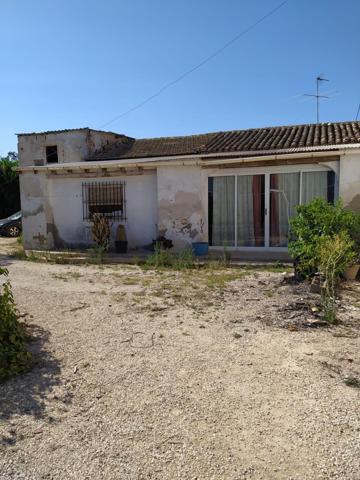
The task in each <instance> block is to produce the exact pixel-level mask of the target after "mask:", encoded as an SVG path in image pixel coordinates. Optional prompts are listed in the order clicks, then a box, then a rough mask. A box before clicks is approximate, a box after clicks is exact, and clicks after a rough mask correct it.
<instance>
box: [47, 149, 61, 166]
mask: <svg viewBox="0 0 360 480" xmlns="http://www.w3.org/2000/svg"><path fill="white" fill-rule="evenodd" d="M58 161H59V159H58V151H57V145H52V146H50V147H46V163H58Z"/></svg>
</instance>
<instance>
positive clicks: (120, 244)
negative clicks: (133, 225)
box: [115, 225, 128, 253]
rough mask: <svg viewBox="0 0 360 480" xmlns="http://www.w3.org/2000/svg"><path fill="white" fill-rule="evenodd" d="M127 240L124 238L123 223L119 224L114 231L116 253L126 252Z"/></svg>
mask: <svg viewBox="0 0 360 480" xmlns="http://www.w3.org/2000/svg"><path fill="white" fill-rule="evenodd" d="M127 247H128V242H127V238H126V230H125V225H119V226H118V228H117V231H116V240H115V250H116V253H127Z"/></svg>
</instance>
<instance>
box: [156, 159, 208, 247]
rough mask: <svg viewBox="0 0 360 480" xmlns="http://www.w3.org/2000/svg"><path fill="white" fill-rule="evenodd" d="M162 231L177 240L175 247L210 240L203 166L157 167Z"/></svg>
mask: <svg viewBox="0 0 360 480" xmlns="http://www.w3.org/2000/svg"><path fill="white" fill-rule="evenodd" d="M157 193H158V218H159V234H160V235H165V236H166V238H170V239H171V240H173V243H174V247H175V250H181V249H183V248H185V247H187V246H189V245H190V244H191V242H195V241H207V219H206V203H207V200H206V189H204V183H203V176H202V171H201V168H200V167H197V166H194V167H192V166H175V167H161V168H158V169H157Z"/></svg>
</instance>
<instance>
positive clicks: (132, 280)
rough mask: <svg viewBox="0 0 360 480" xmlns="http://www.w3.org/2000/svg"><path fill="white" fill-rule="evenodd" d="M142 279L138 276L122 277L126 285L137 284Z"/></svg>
mask: <svg viewBox="0 0 360 480" xmlns="http://www.w3.org/2000/svg"><path fill="white" fill-rule="evenodd" d="M139 281H140V279H138V278H136V277H125V278H123V279H122V283H123V284H124V285H137V284H138V283H139Z"/></svg>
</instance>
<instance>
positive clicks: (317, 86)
mask: <svg viewBox="0 0 360 480" xmlns="http://www.w3.org/2000/svg"><path fill="white" fill-rule="evenodd" d="M320 82H330V80H328V79H327V78H323V77H322V76H321V75H319V76H318V77H316V95H315V94H310V93H304V95H305V97H314V98H316V123H319V100H320V98H329V97H328V96H327V95H319V86H320Z"/></svg>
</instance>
